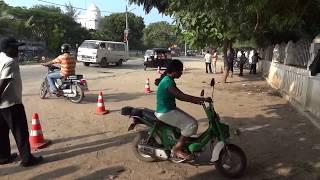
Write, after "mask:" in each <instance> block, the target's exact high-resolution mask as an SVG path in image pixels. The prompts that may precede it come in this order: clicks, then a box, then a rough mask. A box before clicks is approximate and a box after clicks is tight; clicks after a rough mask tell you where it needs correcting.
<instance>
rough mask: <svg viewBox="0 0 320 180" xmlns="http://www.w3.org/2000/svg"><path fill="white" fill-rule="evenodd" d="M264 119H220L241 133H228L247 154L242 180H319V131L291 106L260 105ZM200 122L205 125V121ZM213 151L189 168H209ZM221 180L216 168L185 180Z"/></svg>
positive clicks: (208, 150) (227, 117)
mask: <svg viewBox="0 0 320 180" xmlns="http://www.w3.org/2000/svg"><path fill="white" fill-rule="evenodd" d="M262 111H264V112H265V114H266V115H265V116H263V115H256V116H255V117H248V118H246V117H242V118H237V117H229V116H221V121H222V122H226V123H228V124H229V125H230V127H231V128H234V127H237V128H240V130H241V135H240V136H234V135H232V134H231V143H234V144H236V145H238V146H240V147H241V148H242V149H243V150H244V152H245V153H246V156H247V160H248V167H247V170H246V173H245V175H244V177H242V178H241V179H248V180H249V179H290V180H291V179H296V180H300V179H314V180H316V179H317V180H318V179H319V178H320V139H319V138H318V137H319V136H320V132H319V131H318V129H317V128H315V127H314V126H313V125H312V124H311V123H310V122H309V121H308V120H307V119H305V118H304V117H303V116H301V115H300V114H299V112H297V111H296V110H295V109H294V108H293V107H292V106H290V104H288V103H284V104H274V105H266V106H262ZM198 121H199V122H207V119H206V118H203V119H199V120H198ZM210 152H212V150H210V148H208V147H207V150H206V151H205V152H203V153H202V154H201V156H200V157H198V159H197V160H196V161H195V162H194V163H191V165H194V166H208V165H209V166H210V165H212V164H211V163H210V162H208V159H210V158H211V153H210ZM213 176H214V177H215V178H217V179H221V180H224V179H227V178H224V177H223V176H222V175H221V174H220V173H218V172H216V170H215V169H213V170H209V171H206V172H204V173H201V174H197V175H194V176H192V177H190V178H188V179H210V178H212V177H213Z"/></svg>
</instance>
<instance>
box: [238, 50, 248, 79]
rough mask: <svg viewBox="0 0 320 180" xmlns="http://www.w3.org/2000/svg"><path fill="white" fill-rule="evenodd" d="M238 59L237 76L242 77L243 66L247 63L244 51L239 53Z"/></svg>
mask: <svg viewBox="0 0 320 180" xmlns="http://www.w3.org/2000/svg"><path fill="white" fill-rule="evenodd" d="M239 59H240V74H239V76H243V66H244V64H245V63H246V61H247V58H246V55H245V53H244V51H241V56H240V58H239Z"/></svg>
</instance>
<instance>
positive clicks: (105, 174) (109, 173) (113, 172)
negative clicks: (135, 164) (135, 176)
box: [76, 166, 126, 180]
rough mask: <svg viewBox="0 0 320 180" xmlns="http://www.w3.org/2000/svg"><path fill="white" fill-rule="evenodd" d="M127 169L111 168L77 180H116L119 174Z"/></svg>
mask: <svg viewBox="0 0 320 180" xmlns="http://www.w3.org/2000/svg"><path fill="white" fill-rule="evenodd" d="M125 171H126V169H125V168H124V167H122V166H115V167H109V168H105V169H100V170H98V171H95V172H93V173H91V174H89V175H86V176H83V177H80V178H77V179H76V180H91V179H96V180H98V179H101V180H102V179H103V180H105V179H116V178H117V177H118V176H119V174H121V173H123V172H125Z"/></svg>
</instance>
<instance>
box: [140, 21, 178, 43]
mask: <svg viewBox="0 0 320 180" xmlns="http://www.w3.org/2000/svg"><path fill="white" fill-rule="evenodd" d="M143 33H144V34H143V43H144V45H145V47H146V48H154V47H164V48H168V47H170V46H171V45H172V44H175V43H176V39H177V38H176V37H177V36H176V32H175V28H174V26H173V25H170V24H169V23H168V22H165V21H161V22H156V23H151V24H150V25H148V26H147V27H146V28H145V29H144V30H143Z"/></svg>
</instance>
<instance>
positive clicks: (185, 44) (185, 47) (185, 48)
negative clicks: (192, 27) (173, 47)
mask: <svg viewBox="0 0 320 180" xmlns="http://www.w3.org/2000/svg"><path fill="white" fill-rule="evenodd" d="M184 55H185V56H187V42H186V41H185V42H184Z"/></svg>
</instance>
